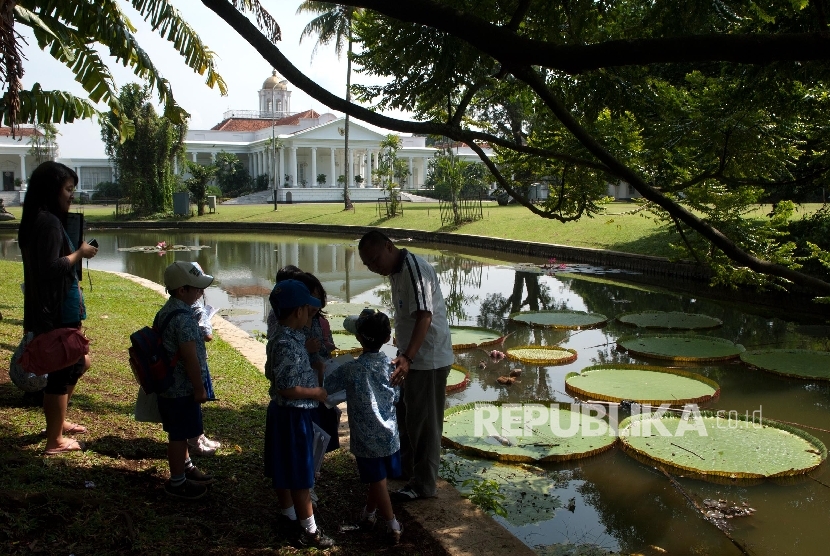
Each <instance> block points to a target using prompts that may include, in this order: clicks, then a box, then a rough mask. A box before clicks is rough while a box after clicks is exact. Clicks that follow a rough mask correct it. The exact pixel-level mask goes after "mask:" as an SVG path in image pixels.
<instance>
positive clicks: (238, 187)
mask: <svg viewBox="0 0 830 556" xmlns="http://www.w3.org/2000/svg"><path fill="white" fill-rule="evenodd" d="M215 165H216V183H217V184H218V185H219V187H220V188H221V189H222V194H223V195H225V196H226V197H239V196H240V195H245V194H246V193H248V192H249V191H250V189H251V176H250V174H248V170H246V169H245V166H244V165H243V164H242V161H241V160H239V157H238V156H236V155H235V154H233V153H227V152H225V151H221V152H219V153H217V154H216V162H215Z"/></svg>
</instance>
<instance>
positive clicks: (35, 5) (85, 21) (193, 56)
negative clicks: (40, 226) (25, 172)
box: [0, 0, 279, 137]
mask: <svg viewBox="0 0 830 556" xmlns="http://www.w3.org/2000/svg"><path fill="white" fill-rule="evenodd" d="M240 1H242V2H244V3H249V0H240ZM130 4H132V6H133V7H134V8H135V9H136V10H137V11H138V12H139V14H141V16H142V17H143V18H144V19H145V20H146V21H149V22H150V24H151V25H152V27H153V29H154V30H155V31H157V32H158V33H159V35H161V36H162V37H163V38H164V39H166V40H168V41H169V42H170V43H172V44H173V47H174V48H175V49H176V51H177V52H178V53H179V55H180V56H181V57H182V58H183V60H184V62H185V64H186V65H187V67H189V68H190V69H192V70H193V71H194V72H196V73H198V74H199V75H206V76H207V77H206V80H205V83H206V84H207V85H208V87H211V88H213V87H216V88H218V89H219V92H220V93H221V94H222V95H225V94H227V87H226V85H225V82H224V80H223V79H222V77H221V76H220V75H219V74H218V73H217V72H216V69H215V67H214V59H213V52H212V51H211V50H210V49H209V48H208V47H207V46H206V45H205V44H204V43H202V41H201V39H200V38H199V36H198V35H197V34H196V33H195V31H194V30H193V29H192V28H191V27H190V25H188V23H187V22H186V21H185V20H184V19H183V18H182V16H181V14H180V13H179V11H178V10H177V9H175V8H174V7H173V6H172V5H171V4H170V3H169V2H168V0H130ZM259 13H260V14H261V17H260V20H259V22H260V24H261V25H263V26H264V27H266V28H268V27H270V28H271V29H272V33H271V37H272V38H274V39H278V35H279V31H278V30H277V31H276V33H274V32H273V30H274V29H275V28H276V27H275V26H276V23H275V22H273V20H271V19H270V17H269V16H267V14H265V12H264V11H261V12H259ZM15 24H17V25H26V26H28V27H31V29H32V32H33V33H34V36H35V39H36V40H37V44H38V47H40V49H41V50H45V51H48V52H49V54H50V55H51V56H52V57H53V58H55V59H56V60H57V61H58V62H60V63H62V64H64V65H66V66H67V67H68V68H69V69H70V70H71V71H72V73H73V74H74V75H75V80H76V81H77V82H78V83H80V84H81V86H82V87H83V88H84V90H85V91H86V92H87V95H88V98H87V99H83V98H80V97H76V96H74V95H72V94H70V93H67V92H64V91H50V90H44V89H43V88H42V87H41V85H40V83H35V84H34V85H33V86H32V88H31V89H30V90H28V91H26V90H22V89H21V85H20V79H21V77H22V76H23V73H24V63H23V59H24V58H23V55H22V52H21V48H20V44H19V41H20V35H19V34H18V33H17V32H16V31H15V29H14V26H15ZM0 26H1V27H0V28H1V29H2V31H1V32H0V67H2V68H3V69H2V73H0V82H2V83H3V86H4V88H5V94H4V95H3V96H2V98H1V99H0V114H1V115H2V121H3V123H4V124H5V125H8V126H11V127H12V129H14V128H15V126H17V125H18V124H20V123H26V122H28V123H35V122H40V123H59V122H65V123H69V122H72V121H74V120H75V119H85V118H91V117H93V116H95V117H98V118H99V119H101V118H102V117H103V116H104V114H103V113H101V112H100V111H99V110H98V109H97V108H96V107H95V104H97V103H98V102H104V103H105V104H106V105H107V106H109V109H110V113H111V114H115V115H116V116H117V117H116V118H115V119H113V118H106V119H105V120H106V121H108V122H110V123H111V124H112V125H114V126H115V128H116V130H118V133H119V134H120V135H122V136H123V137H129V136H130V135H131V134H132V129H133V124H132V122H131V120H130V119H129V118H128V117H127V116H126V110H124V107H122V106H121V105H120V103H119V99H118V87H117V86H116V84H115V81H114V79H113V77H112V74H111V73H110V71H109V68H108V67H107V64H106V63H105V62H104V60H103V59H102V58H101V56H100V55H99V54H98V51H97V50H96V47H97V46H102V47H106V49H107V50H108V52H109V54H110V55H111V56H113V57H114V58H115V61H116V63H120V64H122V65H124V66H129V67H130V68H132V70H133V73H135V75H136V76H137V77H139V78H140V79H142V80H143V81H144V83H145V84H146V85H148V86H149V87H150V89H151V90H155V91H156V92H157V94H158V100H159V103H160V104H161V105H162V106H163V108H164V117H165V118H166V119H168V120H170V121H171V122H172V123H174V124H184V123H185V120H186V119H187V117H188V113H187V112H186V111H185V110H184V108H182V107H181V106H179V105H178V104H177V103H176V100H175V99H174V98H173V91H172V89H171V88H170V84H169V83H168V81H167V80H166V79H164V77H163V76H162V75H161V74H160V73H159V71H158V69H157V68H156V67H155V65H154V64H153V61H152V60H151V59H150V58H149V56H147V54H146V52H144V50H143V49H142V48H141V46H140V45H139V44H138V41H137V40H136V38H135V35H134V33H135V31H136V29H135V27H133V25H132V23H130V21H129V20H128V19H127V17H126V15H125V14H124V12H123V11H122V10H121V7H120V6H119V3H118V1H117V0H101V1H96V2H91V1H89V0H2V2H0Z"/></svg>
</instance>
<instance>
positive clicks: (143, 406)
mask: <svg viewBox="0 0 830 556" xmlns="http://www.w3.org/2000/svg"><path fill="white" fill-rule="evenodd" d="M135 420H136V421H138V422H140V423H161V413H160V412H159V399H158V395H157V394H147V393H146V392H144V388H139V389H138V395H137V396H136V398H135Z"/></svg>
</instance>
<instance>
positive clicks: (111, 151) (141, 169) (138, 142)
mask: <svg viewBox="0 0 830 556" xmlns="http://www.w3.org/2000/svg"><path fill="white" fill-rule="evenodd" d="M150 98H151V91H150V88H149V87H148V86H146V85H144V86H139V85H138V84H136V83H129V84H127V85H125V86H124V87H123V88H122V89H121V92H120V94H119V95H118V104H119V106H120V107H121V109H122V112H121V113H118V114H116V113H115V112H114V111H112V110H110V111H109V112H108V113H107V114H106V115H105V117H104V119H103V120H102V121H101V139H102V140H103V141H104V150H105V152H106V153H107V156H108V157H109V158H110V160H111V161H112V162H113V164H114V166H115V173H116V175H117V176H118V182H119V183H120V184H121V185H122V186H123V187H124V190H125V191H126V193H127V196H128V197H129V199H130V202H131V203H132V208H133V212H135V213H137V214H155V213H160V212H166V211H168V210H170V209H171V207H172V203H173V188H174V186H175V184H176V181H177V178H176V176H175V174H174V172H173V160H174V159H176V158H181V157H182V155H183V153H184V138H185V135H186V134H187V124H186V123H181V124H175V123H173V122H171V121H170V120H169V119H167V118H163V117H159V115H158V114H156V109H155V108H154V107H153V105H152V103H151V102H150ZM122 117H127V118H129V119H130V121H131V122H133V124H134V130H133V135H132V136H131V137H130V138H129V139H125V138H124V137H123V136H120V135H119V134H118V132H117V122H118V121H119V119H120V118H122Z"/></svg>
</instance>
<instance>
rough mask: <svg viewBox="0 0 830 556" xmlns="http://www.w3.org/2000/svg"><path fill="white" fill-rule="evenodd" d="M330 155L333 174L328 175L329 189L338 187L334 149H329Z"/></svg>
mask: <svg viewBox="0 0 830 556" xmlns="http://www.w3.org/2000/svg"><path fill="white" fill-rule="evenodd" d="M329 154H330V155H331V174H329V175H328V178H327V179H326V183H327V184H328V186H329V187H337V176H336V175H335V174H334V173H335V172H336V171H337V169H336V168H335V166H334V147H331V148H329Z"/></svg>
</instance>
